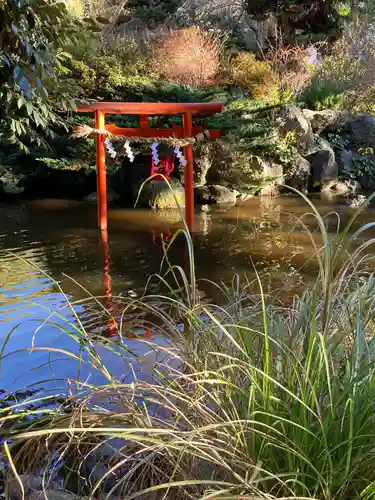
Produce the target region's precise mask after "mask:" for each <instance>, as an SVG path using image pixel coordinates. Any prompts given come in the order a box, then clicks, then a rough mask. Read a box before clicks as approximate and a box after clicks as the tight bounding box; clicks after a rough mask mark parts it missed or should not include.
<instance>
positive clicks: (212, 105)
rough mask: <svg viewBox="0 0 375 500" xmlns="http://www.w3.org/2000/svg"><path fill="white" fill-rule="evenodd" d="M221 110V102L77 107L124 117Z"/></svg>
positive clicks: (124, 103)
mask: <svg viewBox="0 0 375 500" xmlns="http://www.w3.org/2000/svg"><path fill="white" fill-rule="evenodd" d="M222 108H223V103H221V102H198V103H197V102H195V103H194V102H192V103H190V102H188V103H180V102H176V103H174V102H168V103H164V102H95V103H92V104H83V105H81V106H78V108H77V111H78V112H79V113H93V112H95V111H101V112H102V113H108V114H125V115H179V114H184V113H190V114H192V115H197V114H207V115H211V114H215V113H220V112H221V110H222Z"/></svg>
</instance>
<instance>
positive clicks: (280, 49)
mask: <svg viewBox="0 0 375 500" xmlns="http://www.w3.org/2000/svg"><path fill="white" fill-rule="evenodd" d="M267 45H268V47H267V51H266V52H265V53H264V54H263V57H264V59H265V60H266V61H267V62H268V63H269V64H270V66H271V68H272V71H273V73H274V74H275V75H276V77H277V80H278V82H279V87H280V90H281V91H282V92H283V93H285V94H291V95H292V96H293V97H297V96H298V95H300V94H301V93H302V92H303V91H304V90H305V89H306V88H307V87H309V85H310V84H311V81H312V79H313V76H314V75H315V73H316V72H317V67H316V65H312V64H310V63H309V58H310V50H311V49H315V50H316V51H317V52H319V51H320V50H321V49H322V47H323V45H324V44H323V43H320V44H315V45H311V46H310V47H306V46H302V45H289V44H288V43H287V42H286V41H285V39H284V37H283V34H282V32H281V31H276V33H275V36H274V38H273V39H272V40H268V44H267Z"/></svg>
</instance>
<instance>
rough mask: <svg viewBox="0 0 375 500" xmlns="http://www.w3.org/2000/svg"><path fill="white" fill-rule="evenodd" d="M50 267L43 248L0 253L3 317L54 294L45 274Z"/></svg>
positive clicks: (0, 295)
mask: <svg viewBox="0 0 375 500" xmlns="http://www.w3.org/2000/svg"><path fill="white" fill-rule="evenodd" d="M47 268H48V266H47V265H46V260H45V252H44V248H43V247H38V248H30V249H26V250H21V251H17V255H12V254H9V253H8V252H7V251H2V252H1V254H0V286H1V288H0V304H1V309H0V314H4V312H5V311H4V309H6V310H7V311H8V312H10V311H13V310H14V308H17V307H19V308H20V309H21V308H25V307H27V304H26V301H27V302H31V301H36V300H37V299H39V298H41V297H43V296H45V295H46V294H48V293H51V292H52V291H53V290H54V289H55V288H54V283H53V282H52V281H51V280H50V279H48V277H47V276H45V275H44V274H43V272H41V271H39V269H41V270H42V271H45V270H46V269H47Z"/></svg>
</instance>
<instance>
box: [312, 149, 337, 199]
mask: <svg viewBox="0 0 375 500" xmlns="http://www.w3.org/2000/svg"><path fill="white" fill-rule="evenodd" d="M320 145H321V149H320V150H319V151H317V152H315V153H313V154H311V155H309V156H307V160H308V161H309V162H310V165H311V182H312V187H313V188H315V189H316V188H320V189H322V188H323V187H324V186H325V185H326V184H327V183H329V182H331V181H336V180H337V178H338V174H339V167H338V164H337V162H336V157H335V152H334V151H333V149H332V148H331V146H330V144H329V143H328V141H324V140H321V141H320Z"/></svg>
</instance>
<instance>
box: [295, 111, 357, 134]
mask: <svg viewBox="0 0 375 500" xmlns="http://www.w3.org/2000/svg"><path fill="white" fill-rule="evenodd" d="M302 113H303V116H304V117H305V118H306V119H307V120H308V121H309V122H310V124H311V128H312V130H313V132H314V133H315V134H320V133H322V132H325V133H335V132H337V131H338V130H340V129H341V128H343V127H345V125H347V124H348V123H349V122H350V119H351V115H350V113H349V111H345V110H340V109H325V110H323V111H313V110H311V109H304V110H303V111H302Z"/></svg>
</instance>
